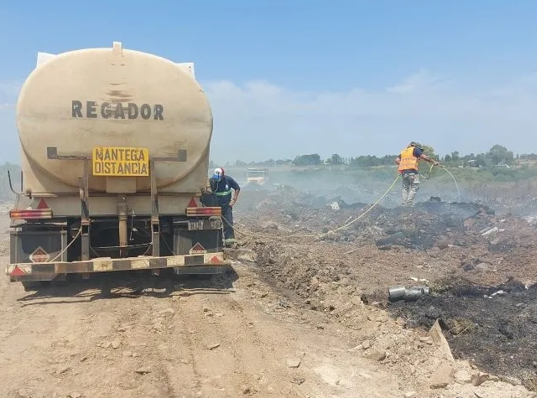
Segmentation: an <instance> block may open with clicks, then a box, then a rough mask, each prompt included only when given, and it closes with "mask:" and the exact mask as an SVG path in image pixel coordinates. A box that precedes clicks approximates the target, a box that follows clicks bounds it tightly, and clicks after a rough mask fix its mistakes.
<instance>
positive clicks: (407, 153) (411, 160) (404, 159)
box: [399, 146, 418, 171]
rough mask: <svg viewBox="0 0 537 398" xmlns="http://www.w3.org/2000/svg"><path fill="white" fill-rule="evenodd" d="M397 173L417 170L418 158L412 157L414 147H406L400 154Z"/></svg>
mask: <svg viewBox="0 0 537 398" xmlns="http://www.w3.org/2000/svg"><path fill="white" fill-rule="evenodd" d="M400 156H401V161H400V162H399V171H404V170H418V158H417V157H415V156H414V147H413V146H411V147H408V148H406V149H405V150H403V151H402V152H401V155H400Z"/></svg>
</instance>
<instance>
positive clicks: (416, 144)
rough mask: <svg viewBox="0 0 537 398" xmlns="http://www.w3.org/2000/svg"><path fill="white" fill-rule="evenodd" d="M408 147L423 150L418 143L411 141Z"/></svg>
mask: <svg viewBox="0 0 537 398" xmlns="http://www.w3.org/2000/svg"><path fill="white" fill-rule="evenodd" d="M410 146H415V147H416V148H419V149H423V147H422V146H421V144H420V143H419V142H416V141H412V142H411V143H410Z"/></svg>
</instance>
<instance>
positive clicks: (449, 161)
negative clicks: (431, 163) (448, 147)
mask: <svg viewBox="0 0 537 398" xmlns="http://www.w3.org/2000/svg"><path fill="white" fill-rule="evenodd" d="M452 161H453V158H452V157H451V156H449V155H446V156H444V162H445V163H451V162H452Z"/></svg>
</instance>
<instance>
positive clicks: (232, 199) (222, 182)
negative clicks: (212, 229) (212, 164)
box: [209, 167, 241, 246]
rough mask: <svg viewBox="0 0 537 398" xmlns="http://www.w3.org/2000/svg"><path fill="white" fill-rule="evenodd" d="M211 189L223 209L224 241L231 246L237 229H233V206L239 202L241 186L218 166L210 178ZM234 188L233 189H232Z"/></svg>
mask: <svg viewBox="0 0 537 398" xmlns="http://www.w3.org/2000/svg"><path fill="white" fill-rule="evenodd" d="M209 185H210V187H211V191H212V193H213V194H214V195H216V198H217V201H218V206H220V208H221V209H222V218H223V219H224V220H223V222H224V243H225V245H226V246H231V245H232V244H233V243H235V231H234V230H233V206H234V205H235V203H237V199H238V198H239V193H240V191H241V188H240V186H239V184H237V181H235V180H234V179H233V178H231V177H230V176H228V175H226V174H225V172H224V169H223V168H221V167H218V168H216V169H215V170H214V174H213V176H212V177H211V178H210V179H209ZM232 190H233V191H232Z"/></svg>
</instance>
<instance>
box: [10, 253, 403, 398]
mask: <svg viewBox="0 0 537 398" xmlns="http://www.w3.org/2000/svg"><path fill="white" fill-rule="evenodd" d="M6 261H7V258H6V257H3V258H2V262H3V263H4V264H5V263H6ZM235 269H236V271H237V274H236V275H234V274H230V275H227V276H225V277H222V278H219V279H218V280H217V281H216V282H213V283H211V282H207V281H199V280H187V281H186V282H181V281H173V282H172V281H159V280H156V279H154V280H151V281H149V282H148V281H144V280H143V279H141V278H133V277H121V278H118V277H113V278H111V277H105V278H99V279H97V280H95V281H91V282H87V283H78V284H75V285H72V286H69V287H60V288H49V289H46V290H43V291H40V292H39V293H38V294H34V293H31V292H24V291H23V289H22V287H21V286H20V285H19V284H9V283H8V282H7V281H6V279H5V278H2V279H1V282H0V301H1V302H2V304H3V305H2V307H0V308H1V309H0V336H1V340H0V373H1V374H2V378H1V379H0V391H3V392H4V393H3V394H2V396H5V397H13V398H16V397H17V398H18V397H32V398H37V397H69V396H70V397H87V398H97V397H103V398H105V397H106V398H114V397H117V398H124V397H155V398H157V397H158V398H163V397H170V398H172V397H238V396H260V397H268V396H274V397H307V396H310V397H332V396H333V397H336V396H337V397H356V396H359V395H357V394H360V395H361V396H368V397H376V396H378V397H401V396H402V392H400V391H399V389H398V385H397V383H396V382H395V381H392V380H391V377H390V376H389V375H388V374H387V373H386V372H383V371H382V370H380V369H379V365H378V364H375V363H373V362H371V361H369V360H367V359H365V358H361V357H358V356H356V355H353V354H352V353H349V352H347V350H348V348H349V346H350V344H351V342H350V341H349V335H348V333H346V332H345V331H343V330H341V328H338V327H337V326H335V325H330V324H327V322H326V320H323V319H319V315H318V314H315V313H311V314H307V313H303V312H299V311H296V310H294V309H293V304H292V303H291V302H289V301H288V299H286V298H284V297H281V296H280V295H279V294H277V293H275V292H274V291H273V289H272V288H271V287H270V286H269V285H267V284H265V283H263V282H261V281H260V280H259V278H258V277H257V276H256V274H254V273H252V272H251V271H249V270H248V267H247V266H244V265H240V264H237V265H236V266H235ZM231 283H232V285H233V286H231ZM101 286H104V287H105V288H104V289H101V288H100V287H101ZM321 324H322V327H321V326H320V325H321ZM362 394H363V395H362Z"/></svg>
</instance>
